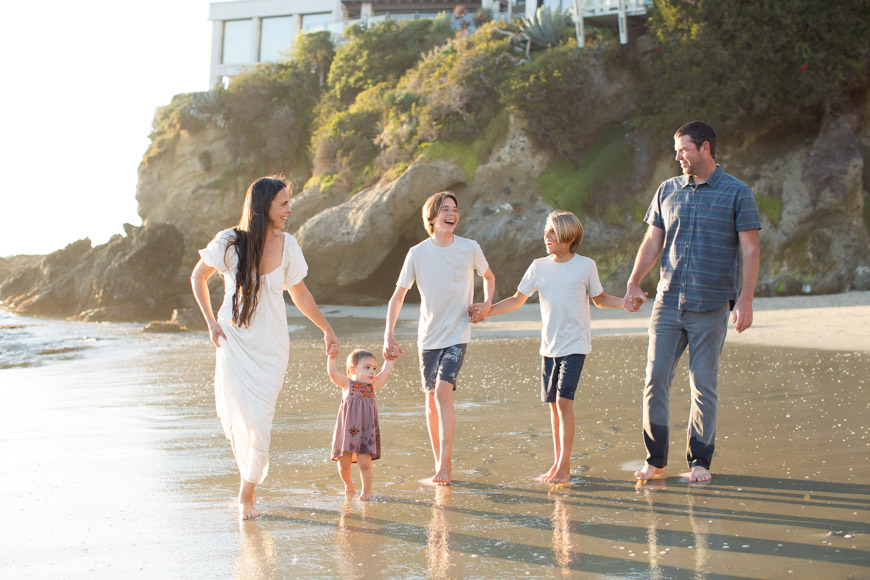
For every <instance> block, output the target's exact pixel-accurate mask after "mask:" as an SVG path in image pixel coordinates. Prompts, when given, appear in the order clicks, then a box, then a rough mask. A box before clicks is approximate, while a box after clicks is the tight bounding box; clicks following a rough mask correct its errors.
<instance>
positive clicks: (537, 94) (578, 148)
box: [504, 36, 620, 164]
mask: <svg viewBox="0 0 870 580" xmlns="http://www.w3.org/2000/svg"><path fill="white" fill-rule="evenodd" d="M619 54H620V47H619V44H617V43H616V41H615V40H613V39H607V40H605V39H604V38H601V37H600V36H599V37H598V38H597V39H596V37H595V36H591V37H590V39H589V42H588V43H587V46H586V47H584V48H582V49H578V48H577V42H576V41H575V40H574V39H571V40H569V41H568V42H565V43H563V44H561V45H559V46H555V47H552V48H549V49H547V50H546V51H543V52H541V53H539V54H538V55H537V56H536V57H535V58H534V59H532V61H531V62H529V63H526V64H523V65H521V66H520V67H519V68H518V69H517V71H516V73H515V74H514V75H513V76H512V77H511V79H510V81H509V82H508V83H507V85H506V87H505V91H504V98H505V102H506V103H507V105H508V106H509V107H511V108H513V109H514V110H516V111H517V112H519V113H520V115H521V116H522V117H523V118H524V119H525V120H526V121H527V124H526V132H527V133H528V134H529V135H530V136H531V137H532V139H534V140H535V142H536V143H538V144H539V145H542V146H544V147H546V148H547V149H549V150H551V151H553V152H554V153H556V154H557V155H559V156H560V157H561V158H563V159H565V160H567V161H570V162H571V163H573V164H576V163H577V162H578V160H579V158H580V156H581V155H582V153H583V151H584V149H585V148H586V146H587V145H588V144H589V143H590V140H592V139H593V138H595V137H596V133H597V130H596V129H597V128H600V123H601V120H598V119H595V116H594V112H595V110H596V109H597V108H599V107H600V105H601V98H602V94H603V93H605V92H606V89H607V87H606V83H607V82H608V79H607V73H608V67H610V66H618V62H617V58H618V56H619Z"/></svg>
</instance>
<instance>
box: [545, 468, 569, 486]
mask: <svg viewBox="0 0 870 580" xmlns="http://www.w3.org/2000/svg"><path fill="white" fill-rule="evenodd" d="M569 479H571V473H570V471H569V470H568V468H565V469H558V470H556V473H554V474H553V475H552V476H551V477H550V479H548V480H547V482H548V483H566V482H567V481H568V480H569Z"/></svg>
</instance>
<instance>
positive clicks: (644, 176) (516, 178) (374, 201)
mask: <svg viewBox="0 0 870 580" xmlns="http://www.w3.org/2000/svg"><path fill="white" fill-rule="evenodd" d="M612 113H613V111H603V112H602V113H601V115H608V114H612ZM738 137H739V139H740V140H738ZM628 139H629V141H630V142H631V143H630V144H631V145H632V147H633V149H634V151H633V155H632V158H631V159H632V160H631V163H630V164H628V163H627V165H630V166H626V167H618V168H613V171H615V172H616V171H619V172H627V173H630V174H631V176H632V177H631V184H632V186H631V191H630V192H629V194H628V198H629V199H633V200H634V201H635V202H636V203H637V204H638V205H640V206H642V207H643V208H646V206H647V205H648V204H649V200H650V199H651V196H652V194H653V192H654V191H655V188H656V186H657V185H658V183H660V181H661V180H663V179H665V178H667V177H671V176H673V175H676V174H677V173H678V170H679V167H678V166H677V165H676V163H675V162H674V161H673V158H672V155H671V152H670V146H671V143H670V139H669V138H663V139H662V141H661V143H656V144H651V143H648V142H646V141H644V140H643V139H642V138H641V137H637V138H636V139H635V138H634V137H633V136H632V135H631V134H629V137H628ZM720 139H721V140H720V147H719V153H718V158H719V159H718V161H719V162H720V163H721V164H722V165H723V167H724V168H725V169H726V171H728V172H730V173H732V174H734V175H735V176H737V177H739V178H741V179H742V180H744V181H746V182H747V183H748V184H749V185H750V186H751V187H752V188H753V191H754V192H755V194H756V196H757V199H758V201H759V206H760V211H761V214H762V223H763V230H762V233H761V243H762V264H761V275H760V278H759V287H758V293H759V294H760V295H774V294H800V293H804V294H806V293H830V292H843V291H846V290H850V289H868V288H870V251H868V250H870V238H868V233H867V222H866V220H865V217H864V216H865V212H864V204H865V201H866V198H867V195H868V192H867V176H868V173H870V171H868V151H870V111H868V105H867V99H866V98H864V99H861V100H860V104H859V105H856V106H855V107H854V108H853V109H852V110H851V111H849V112H847V113H844V114H840V115H836V116H834V115H831V116H829V117H828V118H825V119H821V120H818V121H817V122H815V123H811V124H807V125H805V126H800V127H779V128H777V129H776V130H773V131H769V132H766V133H762V134H757V135H747V136H732V135H723V136H721V138H720ZM222 147H223V146H222V145H221V134H220V131H219V130H217V129H216V128H211V129H210V130H209V131H208V132H206V133H205V134H203V136H200V135H196V136H189V135H184V134H182V136H181V138H180V139H179V142H178V144H177V147H176V151H175V153H174V154H166V155H164V156H162V157H160V158H158V159H155V160H153V161H151V162H149V163H148V164H144V163H143V165H142V166H141V167H140V180H139V189H138V193H137V198H138V199H139V208H140V212H141V215H142V217H143V219H144V220H145V222H146V223H152V222H157V221H165V222H169V223H172V224H173V225H175V226H176V227H177V228H178V229H179V230H180V231H181V232H182V235H183V236H184V243H185V249H184V263H185V265H186V266H192V265H193V263H194V262H195V261H196V258H197V255H196V249H197V248H199V247H202V246H203V245H204V244H205V243H206V242H207V241H208V239H210V237H211V236H212V235H213V233H214V232H216V231H218V230H220V229H222V228H225V227H228V226H231V225H233V224H234V223H235V222H236V221H237V220H238V215H239V212H240V207H241V203H242V198H243V195H244V188H245V185H246V182H247V181H250V180H251V179H253V178H255V177H257V176H256V175H250V176H247V177H245V178H244V179H241V178H239V179H236V180H235V182H234V183H233V184H232V188H229V187H227V186H226V185H224V186H222V187H219V186H218V177H219V175H220V172H221V167H220V166H219V165H218V166H215V167H212V168H211V170H210V171H206V170H205V169H204V168H203V167H202V163H201V162H200V160H199V159H198V153H197V151H202V150H209V151H212V152H213V158H214V159H221V158H222V157H223V158H224V159H226V156H225V155H224V153H222ZM552 162H553V159H552V157H551V156H550V155H548V154H547V153H546V152H544V151H542V150H540V149H539V148H537V147H536V146H535V145H534V144H533V143H532V142H531V141H530V140H529V138H528V137H527V136H526V133H525V132H524V130H523V127H522V124H521V123H520V122H519V121H517V119H515V118H512V119H511V122H510V128H509V130H508V132H507V136H506V137H505V138H504V139H503V140H502V141H501V142H500V143H498V145H497V146H496V147H494V148H493V152H492V153H491V155H490V156H489V159H488V160H487V161H486V162H484V163H482V164H480V166H479V167H478V169H477V171H476V172H475V174H474V175H472V176H467V175H465V174H464V172H463V169H462V168H461V167H460V166H459V165H458V164H457V163H455V162H452V161H439V162H423V161H419V160H418V161H417V162H415V163H413V164H411V166H410V167H409V168H408V169H407V170H406V171H404V172H403V173H402V174H401V175H400V176H399V177H398V178H397V179H394V180H386V179H384V180H381V181H380V182H379V183H377V184H376V185H374V186H372V187H369V188H366V189H364V190H362V191H359V192H356V193H354V194H353V195H351V196H349V197H348V196H346V195H342V194H337V193H334V192H333V193H322V192H321V191H320V189H319V187H317V186H315V187H312V188H309V189H307V190H305V191H302V192H301V193H298V194H297V195H296V196H294V199H293V211H294V213H293V215H292V216H291V226H290V227H291V231H292V233H294V234H295V235H296V236H297V238H298V239H299V241H300V244H301V245H302V248H303V250H304V252H305V255H306V258H307V260H308V261H309V266H310V273H309V276H308V278H307V281H306V282H307V284H308V285H309V287H311V289H312V291H313V292H314V293H315V296H316V297H317V298H318V299H319V300H321V301H325V300H332V301H342V302H345V301H356V302H359V301H369V302H378V301H380V302H383V301H385V300H386V299H387V298H388V296H389V294H390V292H391V290H392V287H393V284H394V282H395V278H396V275H397V274H398V271H399V269H400V267H401V261H402V258H403V257H404V255H405V252H406V251H407V249H408V248H409V247H410V246H411V245H413V244H414V243H417V242H418V241H419V240H421V239H423V238H424V237H425V232H424V230H423V227H422V223H421V219H420V206H421V204H422V202H423V201H424V200H425V199H426V197H427V196H428V195H429V194H431V193H433V192H435V191H439V190H443V189H449V190H452V191H454V192H456V193H457V194H458V196H459V199H460V205H461V209H462V221H461V222H460V229H459V230H458V231H459V233H460V235H463V236H466V237H470V238H473V239H476V240H478V241H479V242H480V244H481V246H482V247H483V250H484V252H485V254H486V255H487V258H488V259H489V261H490V263H491V265H492V268H493V271H494V272H495V273H496V276H497V277H498V288H499V295H500V296H504V295H508V294H510V293H512V291H513V289H514V288H515V285H516V283H517V282H518V280H519V278H520V276H521V275H522V272H523V271H524V270H525V268H526V266H527V265H528V263H529V262H530V260H531V259H532V258H534V257H537V256H540V255H541V254H542V253H543V249H542V248H543V247H542V243H541V234H542V228H543V224H544V218H545V217H546V214H547V212H549V211H550V210H551V209H552V208H550V207H549V206H548V205H547V204H546V203H545V202H544V201H543V199H542V197H541V187H540V185H539V183H538V178H539V176H540V175H541V173H542V172H543V171H544V170H545V169H546V168H547V167H548V166H549V165H550V164H551V163H552ZM224 170H225V168H224ZM210 184H211V185H210ZM593 214H594V212H590V215H588V216H581V219H582V220H583V222H584V226H585V228H586V238H585V240H584V242H583V245H582V246H581V248H580V252H581V253H584V254H586V255H589V256H591V257H593V258H594V259H596V261H598V263H599V269H600V270H601V271H602V277H603V278H605V287H606V289H607V290H608V291H609V292H612V293H615V294H619V293H620V292H621V291H622V288H623V287H624V284H625V281H626V279H627V277H628V274H629V273H630V269H631V263H632V260H633V258H634V254H635V252H636V250H637V245H638V243H639V242H640V239H641V237H642V235H643V231H644V229H645V226H644V225H643V224H642V223H639V221H638V220H637V219H636V218H631V217H629V216H628V213H627V212H626V215H625V219H624V221H623V223H620V224H618V225H614V224H613V223H612V220H610V221H608V222H605V221H602V220H599V219H596V218H594V217H592V215H593ZM648 286H649V289H650V290H652V289H653V288H654V280H650V281H648Z"/></svg>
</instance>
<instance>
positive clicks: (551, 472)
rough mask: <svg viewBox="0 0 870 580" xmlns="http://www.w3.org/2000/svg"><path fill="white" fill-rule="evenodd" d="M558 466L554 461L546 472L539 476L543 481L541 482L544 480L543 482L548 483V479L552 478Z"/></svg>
mask: <svg viewBox="0 0 870 580" xmlns="http://www.w3.org/2000/svg"><path fill="white" fill-rule="evenodd" d="M558 468H559V465H558V464H556V463H554V464H553V467H551V468H550V469H548V470H547V473H545V474H543V475H542V476H541V481H543V482H545V483H549V481H550V479H552V477H553V476H554V475H556V470H557V469H558Z"/></svg>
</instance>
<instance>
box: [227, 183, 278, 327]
mask: <svg viewBox="0 0 870 580" xmlns="http://www.w3.org/2000/svg"><path fill="white" fill-rule="evenodd" d="M286 187H287V183H285V182H284V180H283V179H282V178H281V177H278V176H269V177H261V178H260V179H258V180H256V181H255V182H254V183H252V184H251V185H250V186H248V191H247V193H245V206H244V208H242V218H241V219H240V220H239V225H237V226H236V227H235V228H233V231H234V232H235V234H236V235H235V239H234V240H233V241H231V242H230V243H229V245H228V246H227V251H229V249H230V248H231V247H235V248H236V253H237V254H238V256H239V265H238V268H237V269H236V292H235V293H234V294H233V324H235V325H236V326H248V325H249V324H250V323H251V318H252V317H253V316H254V311H255V310H257V295H258V294H259V292H260V258H262V257H263V248H264V247H265V245H266V236H267V235H268V234H269V207H271V205H272V200H273V199H275V196H276V195H278V192H280V191H281V190H282V189H284V188H286Z"/></svg>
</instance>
